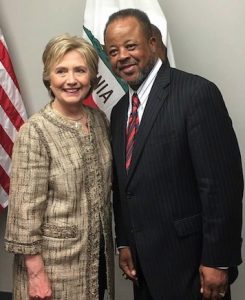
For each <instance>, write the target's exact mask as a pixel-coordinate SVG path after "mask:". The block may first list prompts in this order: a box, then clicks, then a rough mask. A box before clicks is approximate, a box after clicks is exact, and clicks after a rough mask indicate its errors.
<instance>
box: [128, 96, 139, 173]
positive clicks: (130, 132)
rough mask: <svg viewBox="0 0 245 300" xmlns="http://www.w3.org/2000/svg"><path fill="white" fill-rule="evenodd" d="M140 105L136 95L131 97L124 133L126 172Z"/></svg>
mask: <svg viewBox="0 0 245 300" xmlns="http://www.w3.org/2000/svg"><path fill="white" fill-rule="evenodd" d="M139 105H140V101H139V98H138V95H137V94H136V93H134V94H133V96H132V111H131V114H130V116H129V120H128V128H127V132H126V138H127V144H126V170H127V171H128V170H129V167H130V164H131V160H132V153H133V147H134V143H135V137H136V133H137V130H138V127H139V116H138V107H139Z"/></svg>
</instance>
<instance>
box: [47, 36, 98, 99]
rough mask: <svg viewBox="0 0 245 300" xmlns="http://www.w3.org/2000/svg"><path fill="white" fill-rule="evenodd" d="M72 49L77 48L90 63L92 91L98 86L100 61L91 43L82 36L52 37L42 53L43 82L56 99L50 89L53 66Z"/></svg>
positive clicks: (88, 63)
mask: <svg viewBox="0 0 245 300" xmlns="http://www.w3.org/2000/svg"><path fill="white" fill-rule="evenodd" d="M72 50H77V51H78V52H79V53H80V54H81V56H82V57H83V58H84V59H85V61H86V63H87V65H88V69H89V73H90V76H91V90H90V92H92V90H93V89H94V87H95V86H96V82H97V73H98V61H99V58H98V55H97V53H96V50H95V49H94V48H93V46H92V45H91V44H89V43H88V42H87V41H86V40H85V39H83V38H81V37H77V36H70V35H69V34H62V35H59V36H56V37H54V38H52V39H51V40H50V41H49V42H48V44H47V45H46V47H45V50H44V52H43V55H42V61H43V83H44V85H45V87H46V88H47V90H48V92H49V94H50V96H51V98H52V99H54V94H53V93H52V91H51V89H50V70H51V68H52V66H53V65H54V64H56V63H58V62H59V61H60V60H61V59H62V58H63V57H64V55H65V54H66V53H68V52H69V51H72Z"/></svg>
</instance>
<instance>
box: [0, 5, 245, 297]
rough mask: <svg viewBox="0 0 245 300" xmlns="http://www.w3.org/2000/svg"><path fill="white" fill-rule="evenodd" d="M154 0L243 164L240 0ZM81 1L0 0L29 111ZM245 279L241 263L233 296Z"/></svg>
mask: <svg viewBox="0 0 245 300" xmlns="http://www.w3.org/2000/svg"><path fill="white" fill-rule="evenodd" d="M149 1H150V0H149ZM139 3H140V0H139ZM159 3H160V5H161V7H162V8H163V11H164V13H165V16H166V18H167V21H168V27H169V31H170V34H171V40H172V44H173V49H174V53H175V60H176V65H177V67H178V68H180V69H184V70H186V71H189V72H192V73H196V74H199V75H202V76H204V77H206V78H208V79H210V80H212V81H214V82H215V83H216V84H217V85H218V86H219V88H220V89H221V91H222V94H223V96H224V99H225V102H226V105H227V108H228V110H229V112H230V115H231V118H232V120H233V125H234V128H235V130H236V133H237V137H238V140H239V144H240V149H241V153H242V157H243V164H244V157H245V135H244V132H245V118H244V113H245V102H244V95H245V84H244V70H245V60H244V55H245V39H244V35H245V32H244V31H245V30H244V28H245V1H244V0H230V1H229V0H216V1H213V0H205V1H203V0H188V1H183V0H159ZM84 5H85V1H82V0H72V1H71V0H70V1H62V0H52V1H49V0H42V1H33V0H22V1H15V0H0V27H1V28H2V30H3V32H4V35H5V39H6V41H7V44H8V47H9V51H10V54H11V56H12V62H13V65H14V68H15V72H16V75H17V78H18V81H19V84H20V87H21V91H22V96H23V100H24V103H25V106H26V108H27V111H28V113H29V114H32V113H34V112H36V111H38V110H39V109H40V108H41V107H42V106H43V105H44V104H45V103H47V102H48V101H49V98H48V95H47V92H46V90H45V88H44V86H43V84H42V80H41V78H42V64H41V55H42V52H43V48H44V46H45V45H46V43H47V42H48V40H49V39H50V38H51V37H53V36H55V35H57V34H60V33H63V32H69V33H71V34H77V35H80V34H81V28H82V24H83V10H84ZM91 17H93V16H91ZM0 219H1V221H0V245H1V246H0V270H1V271H0V290H2V291H3V290H5V291H8V290H11V284H12V283H11V272H10V270H11V256H9V255H6V254H5V253H4V252H3V249H2V236H3V231H4V218H2V216H0ZM243 234H244V233H243ZM244 254H245V246H243V256H244ZM2 270H4V272H3V271H2ZM244 280H245V266H244V265H242V266H241V267H240V277H239V279H238V280H237V282H236V283H235V284H234V286H233V289H232V291H233V299H236V300H243V299H244V296H245V286H244V284H243V282H244ZM116 282H117V297H116V299H117V300H125V299H132V296H131V289H130V288H129V284H128V283H127V282H125V281H123V280H122V279H121V275H120V271H117V281H116Z"/></svg>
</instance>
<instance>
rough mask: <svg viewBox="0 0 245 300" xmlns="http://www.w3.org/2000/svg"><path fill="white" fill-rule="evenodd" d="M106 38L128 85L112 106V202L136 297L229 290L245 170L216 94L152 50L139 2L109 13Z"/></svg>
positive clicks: (237, 257) (190, 297) (169, 299)
mask: <svg viewBox="0 0 245 300" xmlns="http://www.w3.org/2000/svg"><path fill="white" fill-rule="evenodd" d="M104 39H105V47H106V51H107V54H108V56H109V59H110V62H111V65H112V68H113V70H114V72H115V73H116V74H117V75H118V76H119V77H121V78H122V79H123V80H125V81H126V82H127V83H128V85H129V92H128V93H127V94H126V95H125V96H124V97H122V99H121V100H120V101H119V102H118V103H117V104H116V105H115V107H114V108H113V111H112V115H111V131H112V148H113V155H114V166H115V167H114V187H113V188H114V199H113V204H114V214H115V225H116V235H117V246H118V249H119V252H120V253H119V264H120V267H121V268H122V270H123V272H124V273H125V277H127V278H129V279H131V280H132V281H133V282H134V295H135V299H137V300H150V299H151V300H152V299H153V300H197V299H211V300H215V299H221V298H223V299H230V293H229V284H230V283H232V282H233V281H234V280H235V278H236V276H237V265H239V264H240V263H241V224H242V216H241V214H242V195H243V176H242V167H241V157H240V152H239V148H238V143H237V140H236V136H235V133H234V131H233V128H232V123H231V120H230V118H229V115H228V112H227V110H226V107H225V104H224V101H223V99H222V96H221V94H220V92H219V90H218V89H217V87H216V86H215V85H214V84H213V83H211V82H209V81H208V80H206V79H203V78H201V77H199V76H195V75H191V74H188V73H185V72H183V71H180V70H176V69H172V68H170V67H169V66H168V65H167V64H166V63H164V62H162V61H161V60H160V59H159V58H158V57H157V55H156V41H155V38H154V37H153V36H152V29H151V24H150V21H149V18H148V17H147V15H146V14H145V13H143V12H142V11H140V10H137V9H126V10H121V11H118V12H116V13H114V14H113V15H111V16H110V18H109V20H108V22H107V24H106V27H105V31H104ZM135 93H137V95H135ZM137 96H138V97H137ZM131 98H132V101H133V102H131Z"/></svg>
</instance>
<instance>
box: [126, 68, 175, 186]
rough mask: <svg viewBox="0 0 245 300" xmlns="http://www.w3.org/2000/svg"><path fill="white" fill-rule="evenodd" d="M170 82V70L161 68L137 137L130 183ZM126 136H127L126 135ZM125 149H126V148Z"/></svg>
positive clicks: (130, 171) (129, 177) (129, 175)
mask: <svg viewBox="0 0 245 300" xmlns="http://www.w3.org/2000/svg"><path fill="white" fill-rule="evenodd" d="M169 82H170V68H168V67H167V68H166V65H164V64H163V65H162V67H161V68H160V70H159V72H158V74H157V77H156V80H155V82H154V84H153V86H152V89H151V92H150V95H149V98H148V100H147V104H146V107H145V110H144V113H143V116H142V119H141V122H140V126H139V130H138V133H137V136H136V141H135V146H134V150H133V156H132V164H131V166H130V169H129V173H128V178H127V179H128V182H129V181H130V179H131V176H132V174H133V173H134V170H135V167H136V166H137V164H138V163H139V159H140V155H141V153H142V150H143V148H144V145H145V142H146V140H147V137H148V135H149V133H150V131H151V128H152V126H153V124H154V122H155V120H156V117H157V115H158V113H159V111H160V109H161V107H162V105H163V103H164V101H165V99H166V98H167V95H168V86H169ZM124 136H125V135H124ZM124 146H125V137H124ZM124 149H125V148H124ZM124 168H125V154H124Z"/></svg>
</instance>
